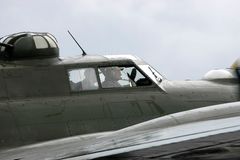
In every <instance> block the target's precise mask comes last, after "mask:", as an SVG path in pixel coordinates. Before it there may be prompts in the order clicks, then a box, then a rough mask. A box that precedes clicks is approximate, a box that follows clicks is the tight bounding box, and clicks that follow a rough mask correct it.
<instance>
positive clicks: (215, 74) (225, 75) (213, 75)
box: [203, 69, 237, 80]
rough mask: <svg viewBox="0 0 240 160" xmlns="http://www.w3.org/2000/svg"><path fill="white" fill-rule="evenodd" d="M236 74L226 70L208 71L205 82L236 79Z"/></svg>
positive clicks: (204, 77)
mask: <svg viewBox="0 0 240 160" xmlns="http://www.w3.org/2000/svg"><path fill="white" fill-rule="evenodd" d="M236 78H237V76H236V73H235V72H234V70H226V69H215V70H211V71H208V72H207V73H206V74H205V75H204V76H203V79H204V80H224V79H225V80H227V79H236Z"/></svg>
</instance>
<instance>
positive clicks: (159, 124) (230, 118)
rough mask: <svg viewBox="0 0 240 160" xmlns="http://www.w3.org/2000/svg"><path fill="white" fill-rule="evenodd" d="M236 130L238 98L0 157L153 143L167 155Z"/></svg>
mask: <svg viewBox="0 0 240 160" xmlns="http://www.w3.org/2000/svg"><path fill="white" fill-rule="evenodd" d="M234 133H235V134H237V135H238V136H236V135H234ZM239 133H240V102H235V103H227V104H221V105H214V106H209V107H204V108H199V109H195V110H190V111H185V112H180V113H176V114H171V115H167V116H164V117H160V118H157V119H153V120H150V121H147V122H144V123H140V124H137V125H134V126H130V127H127V128H124V129H121V130H118V131H113V132H107V133H98V134H92V135H84V136H75V137H69V138H64V139H59V140H54V141H49V142H44V143H39V144H34V145H29V146H22V147H18V148H13V149H8V150H2V151H0V159H2V160H35V159H36V160H38V159H41V160H42V159H45V160H59V159H61V160H62V159H67V160H81V159H95V158H100V157H106V156H112V155H119V154H122V153H130V154H131V153H133V152H135V153H137V152H138V154H139V153H142V152H144V151H146V150H148V149H151V148H156V147H159V148H158V151H157V154H158V156H159V155H160V156H161V155H165V156H166V155H173V154H176V153H179V152H183V151H184V150H188V151H189V150H193V149H196V148H204V147H209V146H211V145H216V144H219V143H220V144H224V143H228V142H230V141H231V142H234V141H237V140H239V139H240V138H239V135H240V134H239ZM223 135H225V136H223ZM226 135H227V136H226ZM218 137H221V138H218ZM206 138H211V139H206ZM212 139H215V141H213V140H212ZM203 140H204V141H203ZM186 144H188V145H186ZM169 145H170V147H166V146H169ZM176 146H178V147H177V148H176ZM145 156H149V155H145Z"/></svg>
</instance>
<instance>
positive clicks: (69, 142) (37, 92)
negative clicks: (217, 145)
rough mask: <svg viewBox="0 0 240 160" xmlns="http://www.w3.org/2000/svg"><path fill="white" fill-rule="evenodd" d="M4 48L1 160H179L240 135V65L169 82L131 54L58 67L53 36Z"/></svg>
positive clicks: (25, 37)
mask: <svg viewBox="0 0 240 160" xmlns="http://www.w3.org/2000/svg"><path fill="white" fill-rule="evenodd" d="M0 42H1V43H0V128H1V129H0V159H1V160H32V159H48V160H49V159H51V160H53V159H68V160H75V159H95V158H100V157H105V158H106V156H112V155H119V154H122V153H138V154H139V152H137V151H139V150H140V151H141V153H143V152H144V151H147V149H151V148H154V147H160V149H158V150H159V152H158V154H159V153H162V154H164V155H165V156H166V155H171V154H173V153H172V152H174V155H176V153H179V152H181V153H182V152H184V151H183V148H185V150H192V149H193V148H195V149H196V148H197V149H199V148H203V147H206V146H207V147H209V143H210V142H211V145H212V141H210V140H208V143H207V142H206V141H207V140H206V139H205V143H204V145H203V143H197V142H198V141H197V140H202V139H204V138H211V137H214V138H216V137H220V136H224V135H226V134H233V133H235V134H236V135H238V134H237V133H238V131H239V130H240V121H239V119H240V102H238V101H239V99H240V97H239V96H240V94H239V91H240V88H239V80H240V79H239V77H240V76H239V75H240V74H239V73H240V72H239V64H240V60H237V61H236V62H235V63H234V64H233V65H232V66H231V67H230V68H228V69H215V70H211V71H209V72H207V73H206V74H205V75H204V76H203V78H202V79H201V80H194V81H192V80H185V81H170V80H168V79H166V78H165V77H164V76H163V75H161V74H160V73H158V71H157V70H155V69H154V68H153V67H152V66H151V65H149V64H148V63H146V62H144V61H143V60H142V59H140V58H139V57H136V56H132V55H87V54H86V53H85V52H84V54H83V55H82V56H76V57H72V58H61V57H60V56H59V48H58V44H57V40H56V38H55V37H54V36H53V35H51V34H50V33H41V32H20V33H15V34H11V35H8V36H4V37H2V38H1V39H0ZM226 137H227V138H226ZM232 137H234V136H230V137H228V136H225V137H224V139H225V140H226V141H227V140H229V138H232ZM235 137H238V136H235ZM231 140H232V139H231ZM218 141H219V139H218ZM229 141H230V140H229ZM232 141H233V140H232ZM232 141H231V142H232ZM186 142H188V143H187V145H184V144H185V143H186ZM191 142H195V143H194V145H192V144H193V143H191ZM233 142H234V141H233ZM189 144H190V145H189ZM221 144H226V143H223V142H222V143H221ZM168 145H170V146H171V147H168V148H167V147H166V146H168ZM174 145H180V146H181V145H182V146H185V147H178V148H176V147H175V149H174V150H173V149H172V148H174ZM201 145H203V146H201ZM200 146H201V147H200ZM164 147H165V148H164ZM164 149H165V150H164ZM179 150H181V151H179ZM177 151H178V152H177ZM184 153H185V152H184Z"/></svg>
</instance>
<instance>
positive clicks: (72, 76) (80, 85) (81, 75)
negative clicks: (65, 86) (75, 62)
mask: <svg viewBox="0 0 240 160" xmlns="http://www.w3.org/2000/svg"><path fill="white" fill-rule="evenodd" d="M68 75H69V83H70V88H71V91H73V92H78V91H84V90H96V89H98V88H99V87H98V81H97V77H96V72H95V69H94V68H79V69H70V70H68Z"/></svg>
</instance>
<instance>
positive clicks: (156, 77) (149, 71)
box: [139, 65, 163, 84]
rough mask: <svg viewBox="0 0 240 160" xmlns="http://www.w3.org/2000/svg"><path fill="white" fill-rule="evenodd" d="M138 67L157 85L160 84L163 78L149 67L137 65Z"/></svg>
mask: <svg viewBox="0 0 240 160" xmlns="http://www.w3.org/2000/svg"><path fill="white" fill-rule="evenodd" d="M139 67H140V68H141V69H142V70H143V71H144V72H145V73H146V74H147V75H148V76H149V77H150V78H151V79H152V80H153V81H154V82H155V83H157V84H159V83H161V82H162V80H163V76H162V75H161V74H159V73H158V72H157V71H156V70H155V69H154V68H152V67H151V66H149V65H139Z"/></svg>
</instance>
